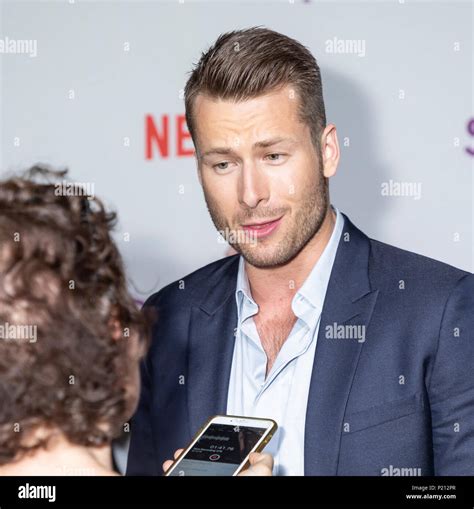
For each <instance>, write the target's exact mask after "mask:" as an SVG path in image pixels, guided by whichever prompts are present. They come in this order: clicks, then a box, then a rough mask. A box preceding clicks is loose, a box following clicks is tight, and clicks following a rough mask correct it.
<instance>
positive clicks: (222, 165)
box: [213, 161, 229, 170]
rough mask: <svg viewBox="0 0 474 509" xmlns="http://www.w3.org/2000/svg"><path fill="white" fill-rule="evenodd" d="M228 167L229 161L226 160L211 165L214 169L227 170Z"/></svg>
mask: <svg viewBox="0 0 474 509" xmlns="http://www.w3.org/2000/svg"><path fill="white" fill-rule="evenodd" d="M228 167H229V163H228V162H227V161H224V162H222V163H217V164H215V165H214V166H213V168H214V169H215V170H227V169H228Z"/></svg>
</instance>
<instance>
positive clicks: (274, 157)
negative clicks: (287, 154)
mask: <svg viewBox="0 0 474 509" xmlns="http://www.w3.org/2000/svg"><path fill="white" fill-rule="evenodd" d="M283 155H284V154H268V155H266V156H265V157H267V158H268V159H269V160H270V161H280V160H281V159H282V157H283Z"/></svg>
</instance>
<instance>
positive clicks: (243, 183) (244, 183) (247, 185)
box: [238, 162, 269, 209]
mask: <svg viewBox="0 0 474 509" xmlns="http://www.w3.org/2000/svg"><path fill="white" fill-rule="evenodd" d="M238 193H239V203H240V204H241V205H243V206H246V207H248V208H252V209H254V208H256V207H258V205H259V204H260V202H261V201H267V200H268V198H269V185H268V177H267V176H266V175H264V174H262V172H260V171H259V169H258V168H257V167H256V165H255V164H254V163H252V162H249V163H244V165H243V166H242V170H241V174H240V178H239V190H238Z"/></svg>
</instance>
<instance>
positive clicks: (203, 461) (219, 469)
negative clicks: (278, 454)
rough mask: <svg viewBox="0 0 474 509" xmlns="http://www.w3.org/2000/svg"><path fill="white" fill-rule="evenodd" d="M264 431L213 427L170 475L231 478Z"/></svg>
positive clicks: (215, 425) (234, 427) (214, 424)
mask: <svg viewBox="0 0 474 509" xmlns="http://www.w3.org/2000/svg"><path fill="white" fill-rule="evenodd" d="M265 431H266V428H253V427H249V426H236V425H233V424H216V423H213V424H211V425H210V426H209V427H208V428H207V429H206V431H205V432H204V433H203V434H202V435H201V437H200V438H199V440H198V441H197V442H196V443H195V444H194V445H193V447H192V448H191V449H190V450H189V451H188V453H187V454H186V456H185V457H184V458H183V459H181V461H180V462H179V464H178V465H177V466H176V468H175V469H174V470H173V471H172V472H171V473H170V474H169V475H170V476H186V475H212V476H219V475H232V474H233V473H234V472H235V471H236V470H237V467H238V466H239V465H240V464H241V463H242V462H243V461H244V459H245V458H246V456H247V455H248V454H249V452H250V451H251V450H252V449H253V448H254V446H255V444H256V443H257V442H258V441H259V440H260V438H261V437H262V435H263V434H264V433H265Z"/></svg>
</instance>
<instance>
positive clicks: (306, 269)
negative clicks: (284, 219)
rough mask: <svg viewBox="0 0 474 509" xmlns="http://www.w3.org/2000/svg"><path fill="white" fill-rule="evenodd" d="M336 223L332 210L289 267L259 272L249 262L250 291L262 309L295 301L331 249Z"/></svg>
mask: <svg viewBox="0 0 474 509" xmlns="http://www.w3.org/2000/svg"><path fill="white" fill-rule="evenodd" d="M335 223H336V214H335V212H334V210H333V209H332V207H329V209H328V211H327V213H326V216H325V218H324V220H323V223H322V225H321V228H320V229H319V231H318V232H317V233H316V235H315V236H314V237H313V238H312V239H311V240H310V241H309V242H308V243H307V244H306V246H305V247H304V248H303V249H302V250H301V251H300V252H299V253H298V255H297V256H296V257H295V258H293V259H292V260H291V261H290V262H288V263H287V264H285V265H282V266H279V267H270V268H258V267H254V266H252V265H250V264H249V263H247V262H245V270H246V273H247V277H248V280H249V285H250V291H251V293H252V297H253V299H254V300H255V302H257V304H258V305H259V306H265V305H266V304H268V303H269V302H270V301H271V302H272V304H273V305H277V304H279V303H283V302H289V301H291V299H292V298H293V296H294V295H295V293H296V292H297V291H298V289H299V288H300V287H301V286H302V285H303V283H304V281H305V279H306V278H307V277H308V275H309V273H310V272H311V270H312V268H313V267H314V265H315V264H316V263H317V261H318V260H319V258H320V257H321V255H322V253H323V252H324V249H325V248H326V246H327V245H328V243H329V240H330V238H331V235H332V232H333V230H334V226H335Z"/></svg>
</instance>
